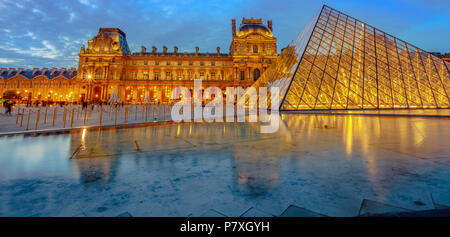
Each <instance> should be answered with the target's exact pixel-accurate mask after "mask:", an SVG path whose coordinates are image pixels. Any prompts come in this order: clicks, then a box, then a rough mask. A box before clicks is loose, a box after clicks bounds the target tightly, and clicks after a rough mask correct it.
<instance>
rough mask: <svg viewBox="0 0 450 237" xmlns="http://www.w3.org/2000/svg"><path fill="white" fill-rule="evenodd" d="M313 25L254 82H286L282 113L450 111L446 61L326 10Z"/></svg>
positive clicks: (337, 12)
mask: <svg viewBox="0 0 450 237" xmlns="http://www.w3.org/2000/svg"><path fill="white" fill-rule="evenodd" d="M313 21H314V26H313V29H312V30H304V31H303V32H301V33H300V34H299V36H297V38H296V39H295V40H294V41H293V42H292V43H291V44H290V45H289V46H288V47H287V48H285V49H284V50H283V52H282V53H281V55H280V60H279V61H278V62H277V63H276V64H275V65H274V67H271V70H268V73H272V75H271V74H266V75H265V78H266V79H265V81H258V82H257V83H256V84H255V86H271V85H274V83H275V82H276V81H279V80H280V79H283V78H285V79H286V80H285V81H287V82H284V83H281V84H280V83H279V84H280V85H281V93H280V94H281V100H282V101H281V108H280V109H281V110H320V109H325V110H328V109H396V108H402V109H405V108H407V109H409V108H448V107H449V104H450V102H449V96H448V95H449V93H450V73H449V65H448V64H446V63H445V61H444V60H442V59H440V58H438V57H436V56H434V55H431V54H429V53H427V52H425V51H424V50H421V49H419V48H417V47H414V46H413V45H411V44H408V43H406V42H404V41H402V40H399V39H397V38H395V37H393V36H391V35H389V34H387V33H384V32H383V31H380V30H378V29H376V28H374V27H372V26H370V25H367V24H365V23H363V22H361V21H359V20H357V19H355V18H352V17H350V16H348V15H346V14H344V13H342V12H339V11H337V10H334V9H332V8H330V7H328V6H324V7H323V8H322V10H321V11H320V14H319V16H318V17H315V18H314V19H313ZM308 27H309V28H311V25H308V26H307V27H306V28H308ZM305 34H306V35H305ZM305 36H306V37H307V38H309V39H307V43H306V44H305ZM300 54H301V55H300ZM293 69H295V70H293ZM275 84H276V83H275ZM286 84H288V85H287V86H286ZM284 88H287V90H286V89H284ZM285 91H287V92H285Z"/></svg>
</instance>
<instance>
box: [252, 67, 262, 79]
mask: <svg viewBox="0 0 450 237" xmlns="http://www.w3.org/2000/svg"><path fill="white" fill-rule="evenodd" d="M260 76H261V72H260V71H259V69H258V68H256V69H255V70H253V80H255V81H256V80H258V78H259V77H260Z"/></svg>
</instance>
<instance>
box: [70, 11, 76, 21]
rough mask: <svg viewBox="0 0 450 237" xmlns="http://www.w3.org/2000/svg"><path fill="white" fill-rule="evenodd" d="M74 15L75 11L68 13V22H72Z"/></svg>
mask: <svg viewBox="0 0 450 237" xmlns="http://www.w3.org/2000/svg"><path fill="white" fill-rule="evenodd" d="M75 17H76V14H75V12H71V13H69V22H72V21H73V20H74V19H75Z"/></svg>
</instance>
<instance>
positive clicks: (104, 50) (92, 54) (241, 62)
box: [0, 18, 278, 103]
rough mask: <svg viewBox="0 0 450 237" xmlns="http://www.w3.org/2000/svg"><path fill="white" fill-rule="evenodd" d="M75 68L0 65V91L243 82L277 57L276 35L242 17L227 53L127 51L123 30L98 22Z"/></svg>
mask: <svg viewBox="0 0 450 237" xmlns="http://www.w3.org/2000/svg"><path fill="white" fill-rule="evenodd" d="M78 56H79V62H78V70H75V69H73V68H72V69H69V70H67V69H64V68H62V69H56V68H52V69H46V68H44V69H33V70H25V69H15V68H10V69H6V68H2V69H0V70H1V71H0V78H2V79H3V80H1V82H0V92H1V94H4V93H5V92H7V91H9V93H11V91H15V92H16V93H17V94H20V95H21V96H22V98H24V97H25V98H28V99H31V100H53V101H107V100H108V99H109V98H110V97H111V95H112V93H115V94H116V95H117V96H118V98H119V99H120V100H121V101H125V102H130V103H139V102H144V101H150V102H168V101H170V95H171V91H172V89H173V88H175V87H178V86H185V87H188V88H190V89H191V90H192V89H193V85H194V83H193V80H194V79H197V78H200V79H203V87H204V88H207V87H210V86H215V87H219V88H221V89H225V88H226V87H229V86H232V87H237V86H241V87H244V88H246V87H248V86H250V85H252V84H253V82H254V81H256V80H257V79H258V78H260V77H261V75H263V73H264V71H266V70H267V68H268V67H269V66H270V65H271V64H272V63H274V62H275V61H276V59H277V56H278V54H277V39H276V38H275V37H274V35H273V32H272V21H270V20H269V21H267V25H265V24H263V22H262V20H261V19H253V18H251V19H246V18H243V19H242V22H241V24H240V26H239V27H238V28H237V29H236V20H235V19H233V20H232V40H231V44H230V49H229V52H228V53H222V52H221V50H220V47H217V48H216V52H211V53H210V52H200V48H199V47H198V46H197V47H196V48H195V52H180V51H178V47H177V46H174V47H173V48H171V49H168V48H167V47H166V46H164V47H163V48H162V50H161V49H159V50H158V49H157V48H156V47H155V46H153V47H152V48H151V49H147V48H146V47H145V46H142V47H141V51H140V52H131V51H130V49H129V47H128V43H127V37H126V34H125V33H124V32H123V31H121V30H120V29H118V28H100V29H99V32H98V34H97V35H96V36H95V37H94V38H92V39H91V40H89V41H88V44H87V47H85V46H84V45H83V46H82V47H81V50H80V53H79V54H78Z"/></svg>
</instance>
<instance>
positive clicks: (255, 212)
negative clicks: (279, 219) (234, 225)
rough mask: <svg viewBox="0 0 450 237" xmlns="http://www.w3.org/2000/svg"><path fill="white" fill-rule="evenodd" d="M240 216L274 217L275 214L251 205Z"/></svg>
mask: <svg viewBox="0 0 450 237" xmlns="http://www.w3.org/2000/svg"><path fill="white" fill-rule="evenodd" d="M240 217H274V215H272V214H270V213H268V212H265V211H261V210H259V209H257V208H254V207H250V208H249V209H248V210H247V211H245V212H244V213H242V215H241V216H240Z"/></svg>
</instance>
